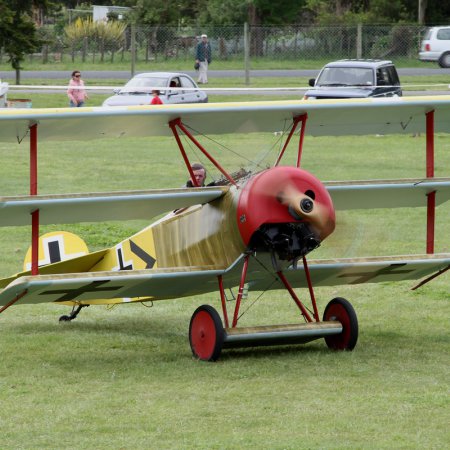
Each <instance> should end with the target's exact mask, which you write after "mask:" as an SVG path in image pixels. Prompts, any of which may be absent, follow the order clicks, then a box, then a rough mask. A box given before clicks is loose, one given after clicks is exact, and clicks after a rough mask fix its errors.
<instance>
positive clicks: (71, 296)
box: [39, 280, 123, 302]
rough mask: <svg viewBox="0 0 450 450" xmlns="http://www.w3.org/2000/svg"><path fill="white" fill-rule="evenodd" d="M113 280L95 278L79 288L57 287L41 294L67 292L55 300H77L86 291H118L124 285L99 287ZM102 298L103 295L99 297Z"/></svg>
mask: <svg viewBox="0 0 450 450" xmlns="http://www.w3.org/2000/svg"><path fill="white" fill-rule="evenodd" d="M110 281H111V280H95V281H93V282H92V283H89V284H86V285H85V286H81V287H79V288H78V289H56V290H54V291H44V292H41V293H40V294H39V295H48V294H65V295H63V296H62V297H60V298H58V299H56V300H55V302H66V301H68V300H75V299H76V298H77V297H79V296H80V295H82V294H84V293H86V292H106V291H117V290H119V289H121V288H123V286H111V287H103V288H99V286H101V285H102V284H105V283H109V282H110ZM98 298H101V297H98Z"/></svg>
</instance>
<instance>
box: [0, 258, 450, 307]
mask: <svg viewBox="0 0 450 450" xmlns="http://www.w3.org/2000/svg"><path fill="white" fill-rule="evenodd" d="M252 259H253V258H252ZM266 267H269V266H266ZM241 268H242V265H241V258H239V259H238V260H237V261H236V262H235V263H234V264H233V265H232V266H231V267H230V268H229V269H227V270H223V269H221V268H218V267H211V266H208V267H186V268H177V269H152V270H131V271H121V272H116V271H115V272H90V273H75V274H60V275H37V276H23V277H19V278H17V279H16V280H14V281H13V282H11V283H10V284H9V285H8V286H7V287H5V288H4V289H3V290H2V291H0V306H6V305H10V304H12V303H16V302H17V303H18V304H22V303H42V302H55V303H71V304H73V303H75V304H114V303H127V302H131V301H145V300H164V299H173V298H181V297H187V296H192V295H198V294H204V293H207V292H214V291H217V290H218V282H217V277H218V276H219V275H222V276H223V280H224V285H225V287H233V286H236V285H238V284H239V279H240V276H241ZM449 268H450V254H448V253H446V254H435V255H432V256H427V255H415V256H396V257H380V258H352V259H336V260H317V261H312V262H311V263H310V264H309V270H310V273H311V278H312V281H313V284H314V286H334V285H344V284H347V285H353V284H360V283H376V282H386V281H402V280H418V279H422V278H424V277H427V276H430V275H432V274H435V273H439V272H443V271H445V270H447V269H449ZM268 272H270V274H271V275H270V276H268ZM284 273H285V275H286V277H287V278H288V280H289V281H290V283H291V284H292V286H293V287H306V286H307V283H306V277H305V271H304V269H303V267H298V268H293V267H289V268H288V269H286V270H285V272H284ZM247 282H248V284H249V287H250V289H252V290H266V289H278V288H280V283H279V281H278V280H277V276H276V274H275V273H274V272H273V270H270V269H265V268H264V267H263V265H261V264H260V263H259V262H256V261H255V260H253V261H252V262H251V264H250V267H249V270H248V273H247ZM100 299H101V300H100Z"/></svg>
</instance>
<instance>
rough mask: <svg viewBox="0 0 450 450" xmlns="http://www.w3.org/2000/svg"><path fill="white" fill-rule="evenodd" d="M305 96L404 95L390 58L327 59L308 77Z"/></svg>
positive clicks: (361, 96) (323, 97)
mask: <svg viewBox="0 0 450 450" xmlns="http://www.w3.org/2000/svg"><path fill="white" fill-rule="evenodd" d="M309 85H310V86H312V87H313V88H314V89H309V90H308V91H307V92H306V93H305V96H304V97H303V98H304V99H305V100H306V99H326V98H365V97H394V96H401V95H402V88H401V86H400V80H399V78H398V74H397V70H396V69H395V66H394V64H393V63H392V62H391V61H381V60H377V59H343V60H341V61H335V62H331V63H328V64H327V65H326V66H325V67H324V68H323V69H322V70H321V71H320V73H319V76H318V77H317V78H312V79H310V80H309Z"/></svg>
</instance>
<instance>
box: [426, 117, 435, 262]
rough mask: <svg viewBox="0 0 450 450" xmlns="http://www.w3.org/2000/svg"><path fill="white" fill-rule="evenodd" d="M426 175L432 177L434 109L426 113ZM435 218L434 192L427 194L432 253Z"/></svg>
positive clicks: (429, 240)
mask: <svg viewBox="0 0 450 450" xmlns="http://www.w3.org/2000/svg"><path fill="white" fill-rule="evenodd" d="M426 134H427V138H426V139H427V147H426V152H427V156H426V161H427V168H426V175H427V178H434V111H429V112H427V113H426ZM435 219H436V192H430V193H429V194H427V242H426V248H427V253H428V254H431V253H434V226H435Z"/></svg>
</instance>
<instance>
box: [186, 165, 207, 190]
mask: <svg viewBox="0 0 450 450" xmlns="http://www.w3.org/2000/svg"><path fill="white" fill-rule="evenodd" d="M191 169H192V172H193V173H194V177H195V179H196V180H197V183H198V185H199V186H204V185H205V179H206V169H205V167H204V166H203V164H200V163H194V164H192V165H191ZM189 181H190V180H189ZM188 184H192V182H191V183H189V182H188Z"/></svg>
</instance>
